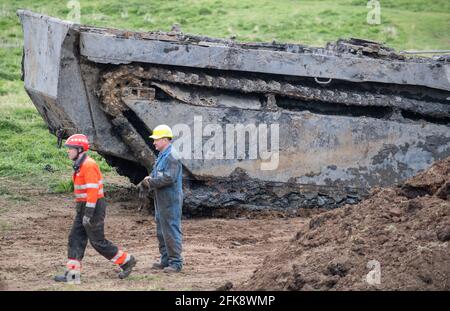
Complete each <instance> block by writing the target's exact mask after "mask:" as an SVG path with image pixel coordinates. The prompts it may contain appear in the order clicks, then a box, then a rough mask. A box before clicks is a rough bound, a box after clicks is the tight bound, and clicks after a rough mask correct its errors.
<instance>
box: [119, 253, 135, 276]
mask: <svg viewBox="0 0 450 311" xmlns="http://www.w3.org/2000/svg"><path fill="white" fill-rule="evenodd" d="M136 263H137V260H136V259H135V258H134V256H133V255H131V256H130V260H128V261H127V262H126V263H124V264H123V265H121V266H120V268H122V271H120V272H119V279H124V278H126V277H127V276H129V275H130V274H131V271H132V270H133V268H134V266H135V265H136Z"/></svg>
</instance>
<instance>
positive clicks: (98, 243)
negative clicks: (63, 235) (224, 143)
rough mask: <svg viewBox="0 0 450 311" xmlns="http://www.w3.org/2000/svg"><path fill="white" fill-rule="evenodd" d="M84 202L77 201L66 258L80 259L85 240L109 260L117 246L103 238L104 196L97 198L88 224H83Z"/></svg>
mask: <svg viewBox="0 0 450 311" xmlns="http://www.w3.org/2000/svg"><path fill="white" fill-rule="evenodd" d="M85 208H86V202H77V204H76V209H77V214H76V216H75V220H74V222H73V225H72V230H71V231H70V235H69V250H68V258H69V259H77V260H79V261H81V260H82V259H83V257H84V251H85V250H86V246H87V242H88V240H89V242H90V243H91V245H92V247H94V249H95V250H96V251H97V252H99V253H100V254H101V255H102V256H103V257H105V258H106V259H108V260H111V259H112V258H113V257H114V256H116V254H117V252H118V248H117V246H115V245H114V244H113V243H111V242H110V241H108V240H106V239H105V232H104V228H105V212H106V202H105V199H104V198H101V199H98V200H97V204H96V205H95V211H94V216H93V217H92V218H91V221H90V223H91V224H90V225H87V226H83V216H84V210H85Z"/></svg>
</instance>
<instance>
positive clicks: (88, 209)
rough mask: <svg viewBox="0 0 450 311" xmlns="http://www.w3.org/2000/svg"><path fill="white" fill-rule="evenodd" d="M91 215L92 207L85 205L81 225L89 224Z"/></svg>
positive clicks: (92, 214)
mask: <svg viewBox="0 0 450 311" xmlns="http://www.w3.org/2000/svg"><path fill="white" fill-rule="evenodd" d="M92 216H94V208H92V207H86V209H85V210H84V216H83V226H90V225H91V218H92Z"/></svg>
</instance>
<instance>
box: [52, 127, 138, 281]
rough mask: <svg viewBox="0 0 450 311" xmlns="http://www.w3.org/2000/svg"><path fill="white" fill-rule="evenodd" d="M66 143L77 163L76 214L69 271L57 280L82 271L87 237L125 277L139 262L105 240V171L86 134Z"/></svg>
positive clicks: (121, 276) (70, 138)
mask: <svg viewBox="0 0 450 311" xmlns="http://www.w3.org/2000/svg"><path fill="white" fill-rule="evenodd" d="M64 146H66V147H68V150H67V154H68V156H69V158H70V159H71V160H72V161H73V163H74V164H73V168H74V173H73V184H74V192H75V201H76V216H75V220H74V222H73V225H72V230H71V232H70V235H69V245H68V262H67V267H66V271H65V273H64V274H62V275H57V276H55V281H57V282H67V281H68V277H67V276H68V275H69V272H74V271H75V270H76V271H78V273H79V272H80V271H81V260H82V259H83V257H84V252H85V250H86V246H87V242H88V240H89V242H90V243H91V245H92V246H93V247H94V248H95V250H96V251H97V252H99V253H100V254H101V255H103V256H104V257H105V258H106V259H108V260H110V261H111V262H113V263H114V264H117V265H119V266H120V268H121V271H120V273H119V278H121V279H123V278H126V277H127V276H128V275H130V273H131V271H132V269H133V267H134V266H135V265H136V262H137V261H136V259H135V258H134V256H132V255H130V254H128V253H127V252H124V251H122V250H120V249H119V248H118V247H117V246H115V245H114V244H113V243H111V242H110V241H108V240H106V239H105V234H104V226H105V212H106V202H105V199H104V193H103V179H102V173H101V172H100V168H99V167H98V165H97V163H96V162H95V161H94V160H93V159H92V158H90V157H89V156H88V155H87V153H86V152H87V151H88V150H89V142H88V139H87V137H86V136H85V135H83V134H75V135H72V136H70V137H69V138H68V139H67V141H66V143H65V145H64ZM70 275H73V273H71V274H70Z"/></svg>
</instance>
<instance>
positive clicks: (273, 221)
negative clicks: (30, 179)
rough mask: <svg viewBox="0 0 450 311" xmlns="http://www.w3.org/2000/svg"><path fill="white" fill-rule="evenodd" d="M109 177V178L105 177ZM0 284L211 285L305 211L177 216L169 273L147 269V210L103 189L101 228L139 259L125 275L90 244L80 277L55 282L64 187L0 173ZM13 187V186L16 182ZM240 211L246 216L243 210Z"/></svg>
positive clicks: (64, 226)
mask: <svg viewBox="0 0 450 311" xmlns="http://www.w3.org/2000/svg"><path fill="white" fill-rule="evenodd" d="M107 181H108V179H107ZM0 183H1V184H2V187H3V189H5V188H7V189H8V192H9V195H1V196H0V208H1V213H0V223H1V237H0V251H1V257H0V280H1V281H0V287H1V289H3V290H5V289H6V290H215V289H217V288H219V287H221V286H223V285H224V284H225V283H226V282H232V283H233V284H238V283H241V282H243V281H245V280H247V279H248V278H249V277H250V275H251V274H252V273H253V271H254V270H255V268H256V267H257V266H259V265H261V263H262V261H263V259H264V257H266V256H267V255H268V254H269V253H270V252H272V251H273V250H274V249H276V247H277V246H278V245H279V244H280V243H283V242H285V241H288V240H289V239H290V238H292V236H293V235H294V234H295V233H296V232H297V231H298V230H299V229H300V228H301V227H302V226H303V225H304V224H305V223H308V219H309V218H308V217H295V218H292V217H290V218H283V217H280V215H270V214H268V215H264V216H260V217H258V219H254V218H253V219H252V218H251V215H234V216H235V217H237V218H234V219H226V218H212V219H206V218H203V219H201V218H196V219H184V220H183V230H184V258H185V267H184V270H183V271H182V272H181V273H179V274H175V275H167V274H165V273H164V272H156V271H154V270H151V269H149V267H150V266H151V264H152V263H153V262H155V261H157V260H158V258H159V254H158V249H157V242H156V226H155V222H154V219H153V216H152V215H151V214H148V212H145V211H143V212H138V211H137V207H138V202H136V201H133V200H131V201H130V196H129V193H127V191H126V190H123V189H122V190H114V191H115V192H110V195H109V199H108V200H109V206H108V210H107V218H106V227H105V231H106V236H107V238H108V239H110V240H111V241H113V242H115V243H117V244H118V245H120V246H122V247H123V248H124V249H126V250H128V251H130V252H131V253H133V254H134V255H135V256H136V258H137V259H138V264H137V266H136V269H135V271H134V273H133V274H132V275H131V276H130V277H129V278H128V279H126V280H119V279H118V278H117V276H116V272H117V270H116V269H117V268H115V267H114V265H113V264H111V263H110V262H108V261H107V260H106V259H104V258H103V257H102V256H100V255H99V254H98V253H96V252H95V250H94V249H93V248H92V247H91V246H90V245H89V246H88V249H87V252H86V257H85V259H84V260H83V273H82V284H81V285H67V284H60V283H55V282H54V281H53V280H52V278H53V276H54V274H55V273H58V272H61V271H62V270H63V267H64V265H65V262H66V245H67V237H68V233H69V230H70V227H71V224H72V218H73V215H74V213H75V211H74V209H73V208H71V206H73V205H74V204H73V202H72V196H71V195H70V194H63V195H61V194H59V195H55V194H48V193H47V194H46V193H43V194H39V191H38V190H37V189H33V188H29V189H20V185H19V184H11V183H9V182H8V183H6V181H5V180H0ZM19 189H20V190H19ZM246 216H247V217H246Z"/></svg>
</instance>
